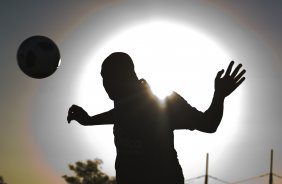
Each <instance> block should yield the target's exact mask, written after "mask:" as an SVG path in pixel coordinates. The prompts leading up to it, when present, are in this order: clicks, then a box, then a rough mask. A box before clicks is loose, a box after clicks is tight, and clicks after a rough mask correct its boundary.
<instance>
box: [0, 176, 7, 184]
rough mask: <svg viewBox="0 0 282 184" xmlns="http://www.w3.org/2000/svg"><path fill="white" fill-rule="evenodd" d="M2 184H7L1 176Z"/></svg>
mask: <svg viewBox="0 0 282 184" xmlns="http://www.w3.org/2000/svg"><path fill="white" fill-rule="evenodd" d="M0 184H7V183H6V182H5V181H4V178H3V177H2V176H0Z"/></svg>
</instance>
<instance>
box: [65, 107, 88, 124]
mask: <svg viewBox="0 0 282 184" xmlns="http://www.w3.org/2000/svg"><path fill="white" fill-rule="evenodd" d="M89 119H90V116H89V115H88V113H87V112H86V111H85V110H84V109H83V108H82V107H79V106H77V105H72V106H71V107H70V108H69V112H68V117H67V120H68V123H70V122H71V121H72V120H75V121H77V122H78V123H80V124H82V125H84V124H85V123H87V122H88V121H89Z"/></svg>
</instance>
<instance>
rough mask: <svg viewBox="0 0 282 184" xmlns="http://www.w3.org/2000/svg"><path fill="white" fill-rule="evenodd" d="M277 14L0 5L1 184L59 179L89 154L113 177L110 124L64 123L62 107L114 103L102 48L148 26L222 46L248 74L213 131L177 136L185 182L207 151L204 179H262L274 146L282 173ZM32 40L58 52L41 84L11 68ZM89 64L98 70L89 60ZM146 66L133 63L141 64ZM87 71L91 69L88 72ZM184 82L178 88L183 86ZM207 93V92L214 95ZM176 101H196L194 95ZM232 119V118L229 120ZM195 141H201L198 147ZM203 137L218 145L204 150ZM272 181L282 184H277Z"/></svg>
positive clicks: (155, 4) (222, 8)
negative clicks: (56, 63) (184, 28)
mask: <svg viewBox="0 0 282 184" xmlns="http://www.w3.org/2000/svg"><path fill="white" fill-rule="evenodd" d="M281 9H282V2H281V1H279V0H269V1H261V0H253V1H251V0H247V1H246V0H237V1H224V0H215V1H208V0H205V1H204V0H203V1H176V0H171V1H154V0H152V1H141V0H140V1H123V0H120V1H114V0H107V1H34V2H31V1H29V2H21V1H18V2H16V1H1V2H0V25H1V27H0V33H1V34H0V49H1V55H0V57H1V60H0V61H1V67H0V81H1V86H2V87H1V91H0V92H1V96H0V98H1V107H0V113H1V121H0V176H1V175H2V176H3V177H4V179H5V180H6V182H7V183H23V184H30V183H40V184H45V183H46V184H47V183H48V184H49V183H54V184H59V183H64V181H63V179H61V176H62V175H64V174H66V173H69V171H68V167H67V165H68V164H69V163H74V162H75V161H78V160H82V161H83V160H86V159H94V158H100V159H102V160H103V161H104V165H103V169H104V171H105V172H107V173H109V174H110V175H114V159H115V149H114V145H113V135H112V126H99V127H82V126H80V125H78V124H77V123H75V122H73V123H72V124H70V125H68V124H67V122H66V116H67V110H68V108H69V106H70V105H72V104H73V103H77V104H81V105H84V106H86V107H88V110H89V112H90V114H95V113H99V112H103V111H105V110H108V109H109V108H111V107H112V106H113V105H112V102H111V101H110V100H109V99H108V98H107V94H106V93H105V92H104V90H103V87H102V83H101V78H100V76H99V75H100V74H99V72H100V64H101V63H102V60H99V58H103V57H105V56H106V55H103V54H101V55H102V56H98V55H99V53H98V51H99V52H100V51H101V48H104V47H107V46H109V43H111V42H110V41H111V39H112V38H115V35H119V33H120V32H122V31H124V30H127V29H131V26H132V25H138V24H139V23H140V22H142V23H146V21H151V20H161V21H169V22H173V21H176V22H181V23H183V25H189V26H190V27H192V28H193V29H194V30H198V31H199V32H201V34H204V35H207V37H210V38H211V39H212V40H214V41H215V42H216V43H218V45H220V46H221V48H222V49H223V50H224V51H226V53H227V55H228V56H229V57H230V59H234V60H235V61H238V62H241V63H243V65H244V67H245V68H246V70H247V74H246V78H247V79H246V81H245V82H244V83H243V85H242V86H241V87H240V88H241V89H240V90H239V91H238V93H235V94H234V95H233V96H232V97H230V98H229V99H227V100H226V102H225V114H226V116H225V117H224V118H223V122H222V127H223V128H219V130H218V133H215V135H205V136H204V137H202V136H200V135H199V134H198V133H197V132H189V131H178V132H175V139H176V142H177V141H178V140H180V139H185V141H186V140H187V144H185V145H184V144H183V142H179V141H178V142H177V143H176V149H177V151H178V154H179V160H180V163H181V165H182V168H183V172H184V176H185V177H186V178H187V179H188V178H193V177H197V176H199V175H202V174H204V165H205V154H206V153H207V152H209V153H210V162H211V163H210V174H211V175H213V176H215V177H218V178H220V179H224V180H227V181H238V180H241V179H245V178H249V177H252V176H257V175H260V174H264V173H267V172H268V170H269V154H270V149H272V148H273V149H274V172H275V173H277V174H278V175H280V176H281V175H282V157H281V155H282V144H281V140H282V82H281V79H282V36H281V33H282V11H281ZM33 35H44V36H48V37H50V38H52V39H53V40H54V41H55V42H56V43H57V44H58V47H59V49H60V52H61V57H62V64H61V66H60V68H59V69H58V71H56V73H55V74H54V75H52V76H51V77H49V78H46V79H42V80H35V79H31V78H28V77H27V76H25V75H24V74H23V73H22V72H21V71H20V69H19V68H18V66H17V61H16V52H17V48H18V46H19V44H20V43H21V42H22V41H23V40H24V39H26V38H27V37H29V36H33ZM169 36H171V37H173V38H174V37H176V35H169ZM173 38H167V39H168V40H171V39H173ZM167 42H169V41H167ZM165 43H166V42H165ZM115 44H117V43H115ZM148 44H152V45H153V43H148ZM121 45H122V43H121ZM168 45H169V43H168ZM115 48H119V47H118V46H117V47H115ZM132 49H133V50H134V48H132ZM114 51H115V50H112V52H114ZM109 52H110V50H109ZM135 52H136V53H137V52H138V51H134V52H132V53H133V58H134V54H135ZM187 52H188V51H187ZM129 54H130V53H129ZM203 54H204V53H203ZM97 58H98V59H97ZM137 60H138V58H137ZM94 61H95V62H97V63H96V65H91V64H89V63H91V62H94ZM150 62H157V61H154V60H153V61H150ZM175 62H176V61H175ZM195 62H197V61H195ZM207 62H214V61H207ZM227 62H228V61H227ZM142 64H144V65H145V63H142V61H139V62H137V63H136V65H137V66H139V67H141V66H142ZM87 66H94V67H93V71H92V69H91V68H90V69H89V68H87ZM187 66H189V64H188V65H187ZM190 66H191V65H190ZM203 67H204V66H203ZM224 67H226V66H225V65H224V66H222V68H224ZM86 68H87V69H86ZM88 69H89V71H88ZM215 70H216V69H215ZM196 71H197V72H198V73H199V75H200V74H201V71H200V70H197V69H196ZM87 72H88V73H91V75H93V77H94V78H95V79H96V80H93V81H91V80H89V82H90V83H89V84H88V85H89V86H92V88H94V89H92V88H91V90H89V91H90V92H91V93H92V92H93V96H94V97H91V94H90V95H89V97H88V96H86V97H85V98H89V99H91V100H90V101H91V102H85V101H83V100H81V99H82V97H81V95H82V93H81V91H85V90H86V91H87V89H85V84H84V85H82V81H83V80H84V79H86V78H87V77H86V76H85V75H84V74H85V73H87ZM176 72H177V71H176ZM140 73H141V74H142V71H141V70H140ZM144 73H146V72H144ZM213 74H214V73H212V74H211V75H213ZM141 77H142V76H141ZM175 80H177V78H176V79H175ZM189 80H190V79H189V78H187V82H185V83H184V84H183V86H184V87H185V86H189ZM212 80H213V79H211V81H212ZM84 81H85V80H84ZM211 85H212V83H211ZM194 88H197V87H194ZM195 90H196V89H195ZM183 91H185V90H183ZM178 92H181V88H179V91H178ZM202 93H203V92H201V94H202ZM208 93H209V94H210V95H212V91H208ZM181 95H183V97H185V99H187V100H188V101H189V102H190V101H191V100H192V101H193V97H191V96H189V95H187V94H182V93H181ZM236 95H237V96H240V97H241V98H240V100H241V101H240V103H239V104H240V105H239V106H233V105H232V104H234V101H236ZM189 98H190V99H191V100H189ZM92 101H93V102H92ZM207 103H208V102H207ZM93 104H94V105H93ZM200 105H201V104H200ZM195 106H196V105H195ZM196 107H197V106H196ZM232 116H233V117H234V121H232V118H231V119H230V118H227V117H232ZM228 123H229V124H230V123H235V124H236V126H235V127H237V128H236V131H235V130H234V131H232V130H231V131H230V134H232V135H234V136H233V137H231V136H228V134H229V132H228V133H223V132H222V131H221V130H225V127H227V126H228ZM237 125H238V126H237ZM101 132H103V134H104V135H103V136H100V134H99V133H101ZM91 134H93V136H92V135H91ZM95 135H99V136H95ZM230 137H231V138H230ZM197 139H201V141H200V142H198V146H196V144H195V142H196V141H197ZM209 139H210V140H216V141H215V142H213V143H212V144H211V145H210V146H209V147H208V148H206V147H205V145H206V144H205V142H207V141H208V140H209ZM227 139H228V141H227ZM101 142H104V144H101ZM217 145H219V146H217ZM222 145H224V146H222ZM187 148H188V149H187ZM266 179H267V178H266ZM260 181H266V180H260ZM275 182H276V183H277V184H278V183H282V181H281V179H280V180H279V179H276V180H275ZM215 183H216V182H215ZM255 183H256V182H255Z"/></svg>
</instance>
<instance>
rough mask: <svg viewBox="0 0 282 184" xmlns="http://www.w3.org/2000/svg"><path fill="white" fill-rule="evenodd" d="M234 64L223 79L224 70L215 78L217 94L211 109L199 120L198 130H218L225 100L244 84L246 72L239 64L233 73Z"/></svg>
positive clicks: (231, 63)
mask: <svg viewBox="0 0 282 184" xmlns="http://www.w3.org/2000/svg"><path fill="white" fill-rule="evenodd" d="M233 64H234V62H233V61H232V62H230V64H229V66H228V68H227V70H226V73H225V75H224V76H223V77H222V78H221V76H222V74H223V73H224V70H221V71H219V72H218V74H217V76H216V78H215V92H214V96H213V100H212V102H211V105H210V107H209V108H208V109H207V110H206V111H205V112H204V114H203V116H202V118H201V119H200V120H199V126H197V128H196V129H197V130H200V131H203V132H208V133H213V132H215V131H216V130H217V127H218V126H219V124H220V122H221V119H222V116H223V106H224V99H225V98H226V97H227V96H228V95H230V94H231V93H232V92H233V91H234V90H235V89H236V88H237V87H238V86H239V85H240V84H242V82H243V81H244V80H245V77H242V76H243V75H244V73H245V72H246V70H242V71H241V72H240V73H238V72H239V70H240V68H241V67H242V64H239V65H238V66H237V67H236V68H235V69H234V71H233V72H232V73H231V70H232V66H233Z"/></svg>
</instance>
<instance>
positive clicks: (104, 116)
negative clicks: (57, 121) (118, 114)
mask: <svg viewBox="0 0 282 184" xmlns="http://www.w3.org/2000/svg"><path fill="white" fill-rule="evenodd" d="M113 111H114V109H112V110H110V111H107V112H104V113H101V114H97V115H95V116H92V117H91V116H89V115H88V113H87V112H86V111H85V110H84V109H83V108H81V107H79V106H77V105H72V106H71V107H70V108H69V112H68V117H67V120H68V123H70V122H71V121H72V120H75V121H77V122H78V123H79V124H81V125H84V126H89V125H108V124H114V112H113Z"/></svg>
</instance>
